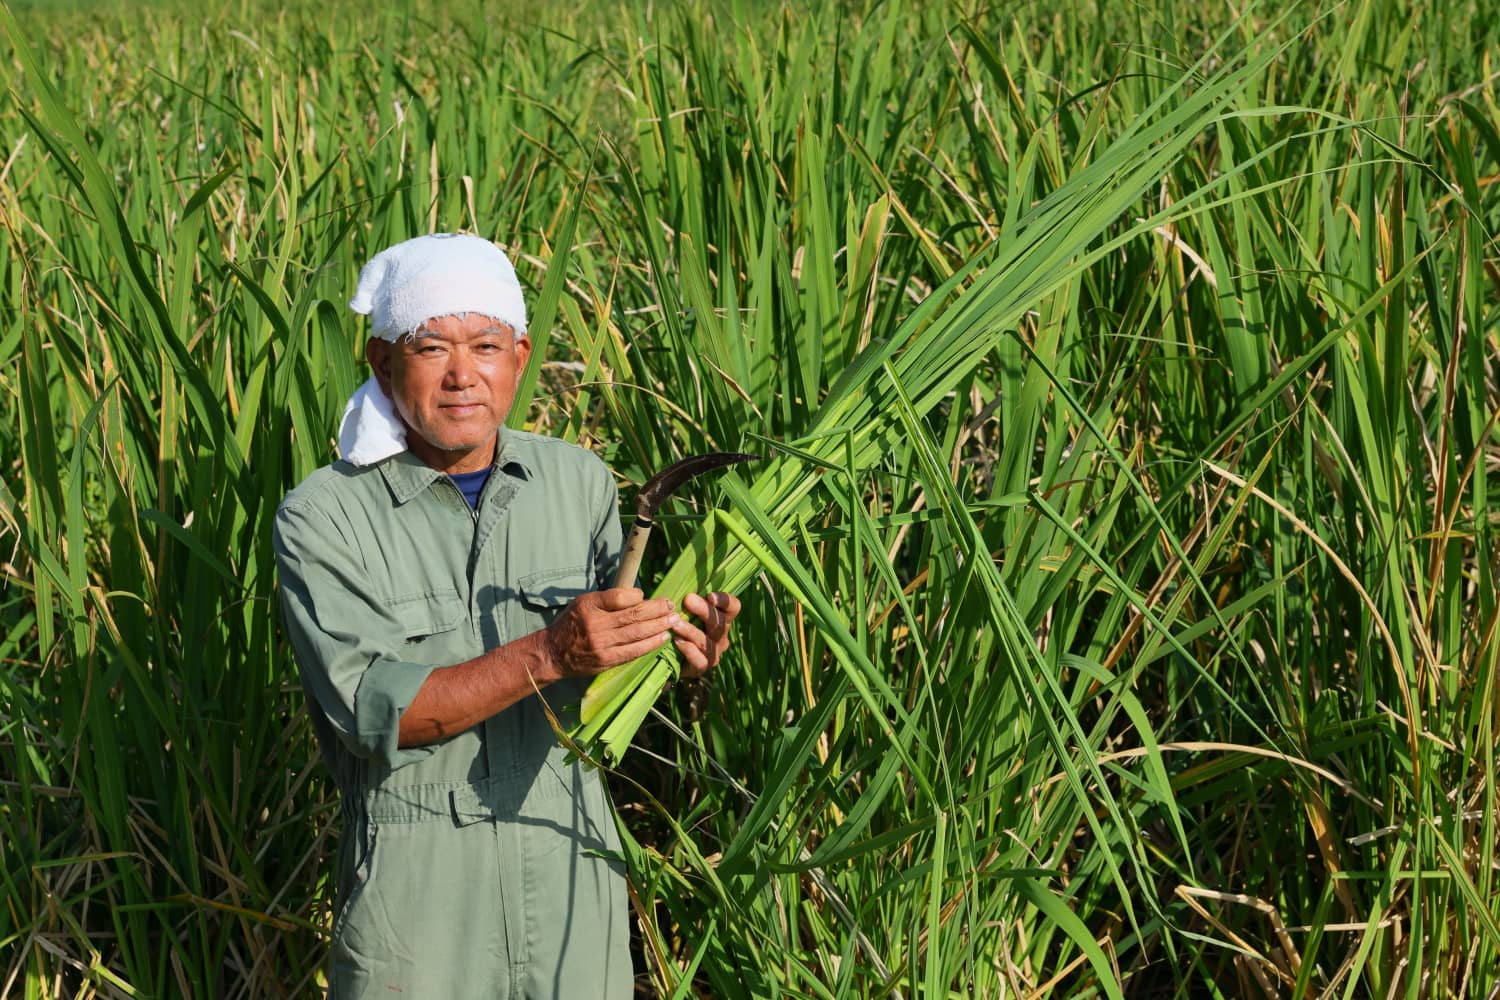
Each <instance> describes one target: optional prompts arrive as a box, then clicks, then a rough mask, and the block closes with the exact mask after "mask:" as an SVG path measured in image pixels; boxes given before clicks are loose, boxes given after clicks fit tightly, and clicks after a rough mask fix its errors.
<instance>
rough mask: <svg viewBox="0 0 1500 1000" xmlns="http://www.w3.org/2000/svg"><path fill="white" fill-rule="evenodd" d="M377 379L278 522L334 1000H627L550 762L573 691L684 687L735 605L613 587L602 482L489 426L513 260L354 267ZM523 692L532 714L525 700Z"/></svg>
mask: <svg viewBox="0 0 1500 1000" xmlns="http://www.w3.org/2000/svg"><path fill="white" fill-rule="evenodd" d="M350 306H351V307H352V308H353V309H354V310H355V311H356V312H360V313H365V314H368V315H369V316H370V318H371V336H370V339H369V342H368V344H367V345H366V351H365V355H366V357H367V359H368V360H369V362H370V366H371V368H373V369H374V377H373V378H372V379H371V380H370V381H369V382H367V383H365V385H364V386H362V387H361V388H360V390H359V391H358V392H357V393H356V394H355V396H354V398H353V399H351V400H350V402H349V406H348V407H347V408H346V411H345V416H344V422H343V425H342V427H341V428H340V434H339V449H340V452H341V454H342V455H343V461H339V462H335V463H334V464H332V465H330V466H326V467H324V468H322V469H319V470H318V471H317V472H315V473H313V474H312V475H311V476H309V477H308V478H307V479H306V480H305V481H304V482H303V483H302V484H301V485H299V486H298V487H297V488H296V489H295V490H293V491H292V492H291V493H290V494H289V495H288V496H287V498H286V499H285V501H283V503H282V505H281V508H280V510H279V511H278V513H277V518H276V535H275V544H276V555H277V562H278V566H279V570H280V578H281V593H282V608H283V613H284V617H285V621H286V628H287V632H288V634H289V635H290V637H291V642H292V647H293V650H294V651H295V654H296V658H297V663H298V666H299V668H300V671H301V676H302V682H303V685H304V687H305V688H306V690H307V693H308V696H309V703H310V707H311V713H312V719H313V724H314V727H315V729H316V731H317V735H318V741H319V744H320V746H321V749H322V751H323V756H324V759H325V760H326V761H327V763H328V766H329V768H330V769H331V770H332V772H333V775H334V778H335V779H336V781H337V783H338V788H339V792H340V800H341V803H342V813H343V821H344V832H343V839H342V840H341V842H340V851H339V861H338V898H339V908H338V916H337V919H336V920H335V922H334V929H333V942H332V963H331V974H330V980H331V990H330V996H331V997H334V998H355V997H358V998H364V997H382V998H388V997H391V996H395V995H404V996H407V997H416V998H422V1000H427V998H438V997H442V998H469V997H496V998H500V997H528V998H531V997H566V998H570V1000H571V998H583V997H625V996H628V995H629V994H630V992H631V978H632V977H631V959H630V950H629V934H628V931H627V928H626V915H625V902H626V901H625V887H624V877H623V873H622V871H621V869H620V866H619V863H618V861H617V860H616V858H615V857H614V856H613V852H615V851H617V849H618V846H619V844H618V840H617V838H616V834H615V830H614V821H613V816H612V813H611V809H610V805H609V799H608V794H607V792H606V790H605V788H604V784H603V782H602V781H601V780H600V777H599V775H598V774H597V773H596V772H593V771H591V770H587V769H585V768H583V767H581V766H579V765H578V764H576V763H569V762H568V760H567V759H566V753H565V752H564V750H563V749H562V748H561V747H560V746H559V745H558V743H557V740H556V739H555V736H554V733H553V731H552V728H551V725H550V723H549V721H548V719H547V717H546V713H545V710H544V707H543V703H542V701H543V699H545V700H546V702H547V705H548V706H550V708H551V709H552V710H553V711H554V712H555V713H557V714H558V715H560V716H561V717H562V719H563V722H564V724H568V723H569V722H571V721H572V712H573V711H574V709H573V708H572V706H573V705H576V703H577V701H578V700H579V698H580V697H581V695H582V692H583V689H584V687H585V686H586V685H587V683H588V680H589V678H591V677H593V676H594V675H595V674H598V673H600V672H601V671H604V670H607V669H609V668H610V667H613V666H616V665H618V664H621V663H625V662H627V661H629V660H631V659H634V658H635V657H637V656H640V655H642V654H644V653H647V652H649V651H651V650H653V649H655V648H657V647H659V646H661V645H662V644H664V643H666V642H668V641H673V642H675V643H676V648H677V649H678V651H679V653H680V654H681V656H682V659H683V664H684V673H686V674H688V675H694V674H700V673H702V672H703V671H704V670H706V669H708V668H709V667H711V666H712V665H713V664H714V662H715V661H716V660H717V659H718V657H719V656H720V655H722V653H723V652H724V650H725V649H726V648H727V646H728V631H729V626H730V623H731V622H732V621H733V619H734V617H735V615H736V614H738V612H739V603H738V601H736V600H735V599H734V598H733V597H731V596H730V595H727V594H710V595H708V597H707V598H704V597H701V596H698V595H690V596H689V597H687V598H686V599H685V600H684V601H683V607H684V609H685V610H686V611H687V612H688V613H689V614H690V615H692V616H693V617H694V618H696V619H697V620H699V621H700V622H702V623H703V624H702V627H701V628H700V627H699V626H698V625H696V624H694V623H693V622H691V621H689V620H685V619H683V618H680V617H679V616H678V615H677V614H676V612H675V611H674V609H673V606H672V604H671V603H670V602H668V601H661V600H645V599H644V598H643V596H642V594H641V592H640V591H638V590H616V589H605V588H607V587H609V581H610V579H611V576H612V570H613V564H614V563H615V562H616V560H617V559H618V556H619V551H620V536H621V532H620V521H619V517H618V515H617V513H616V509H615V508H616V495H615V486H614V481H613V479H612V477H611V476H610V474H609V473H608V471H607V470H606V469H605V468H604V466H603V464H602V463H600V462H599V461H598V459H596V458H595V457H594V456H593V455H592V454H590V453H589V452H587V451H585V450H583V449H581V448H578V447H575V446H573V445H569V444H566V443H564V442H561V441H557V440H554V439H550V438H546V437H541V436H538V435H534V434H527V433H522V432H517V431H512V430H508V429H502V424H503V423H504V421H505V418H506V415H507V414H508V413H509V412H510V408H511V405H512V403H513V401H514V398H515V392H516V386H517V383H518V380H519V378H520V375H521V372H522V371H523V370H524V368H525V366H526V360H527V358H528V357H529V356H530V353H531V341H530V340H529V339H528V337H527V335H526V310H525V305H524V303H523V301H522V298H521V289H520V285H519V284H518V283H517V281H516V277H515V272H514V270H513V269H512V267H511V265H510V261H509V260H507V259H506V257H505V255H504V254H503V253H501V252H500V251H499V250H498V249H497V248H496V247H495V246H494V245H493V244H491V243H489V242H488V241H486V240H483V239H479V238H477V237H473V236H462V235H444V236H424V237H420V238H418V239H414V240H408V241H407V242H405V243H401V244H398V245H396V246H394V247H392V248H390V249H388V250H386V251H385V252H383V253H381V254H380V255H378V256H376V257H375V258H374V259H373V260H371V261H370V262H369V264H367V265H366V266H365V268H364V270H363V271H362V272H361V274H360V280H359V287H358V290H357V293H356V295H355V297H354V299H353V301H352V302H351V303H350ZM538 692H540V694H538Z"/></svg>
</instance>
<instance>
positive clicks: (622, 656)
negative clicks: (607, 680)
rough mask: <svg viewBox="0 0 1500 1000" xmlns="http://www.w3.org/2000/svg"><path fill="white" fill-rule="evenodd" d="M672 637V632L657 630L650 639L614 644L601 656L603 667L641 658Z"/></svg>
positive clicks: (615, 665)
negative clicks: (620, 644)
mask: <svg viewBox="0 0 1500 1000" xmlns="http://www.w3.org/2000/svg"><path fill="white" fill-rule="evenodd" d="M671 637H672V634H671V633H670V632H657V633H656V634H654V635H652V636H651V637H650V638H648V639H641V640H640V641H638V642H631V643H626V644H625V645H623V646H612V647H610V649H609V652H608V653H607V654H606V655H604V656H601V657H600V665H601V668H609V667H618V666H619V665H620V664H622V663H629V662H630V661H631V660H635V659H639V658H640V657H642V656H645V655H646V654H647V653H650V652H653V651H655V650H657V649H660V648H661V647H662V646H663V645H664V644H665V643H666V641H667V640H668V639H670V638H671ZM601 672H602V669H601V670H595V671H594V673H601Z"/></svg>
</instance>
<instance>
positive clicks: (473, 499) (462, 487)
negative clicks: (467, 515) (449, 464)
mask: <svg viewBox="0 0 1500 1000" xmlns="http://www.w3.org/2000/svg"><path fill="white" fill-rule="evenodd" d="M493 470H494V466H492V465H487V466H485V467H484V468H482V469H480V470H479V471H478V472H458V473H454V474H452V475H450V476H449V477H448V478H449V479H451V480H453V485H454V486H457V487H458V491H459V492H460V493H462V494H463V495H464V499H465V500H467V501H469V509H470V510H478V509H479V494H480V493H482V492H483V491H484V484H485V483H487V482H489V481H490V473H491V472H492V471H493Z"/></svg>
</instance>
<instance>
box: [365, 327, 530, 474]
mask: <svg viewBox="0 0 1500 1000" xmlns="http://www.w3.org/2000/svg"><path fill="white" fill-rule="evenodd" d="M530 356H531V341H530V340H529V339H528V338H527V337H526V336H525V335H524V334H523V335H522V336H520V337H516V336H514V334H513V333H512V331H511V328H510V327H509V326H507V325H506V324H504V323H499V322H496V321H495V320H493V319H490V318H489V317H488V316H481V315H479V314H477V313H466V314H464V315H461V316H439V317H438V318H436V319H430V320H428V321H427V322H426V323H424V324H422V326H421V328H419V329H418V330H417V332H416V333H415V334H414V335H413V336H411V337H403V338H402V339H401V340H399V341H397V342H396V343H394V344H392V343H390V342H388V341H384V340H379V339H377V338H373V337H372V338H371V339H370V340H369V342H368V343H366V344H365V357H366V358H367V359H369V362H370V366H371V367H372V368H374V369H375V377H376V378H377V379H378V380H379V381H380V387H381V388H382V389H384V390H385V393H386V395H388V396H390V397H391V399H392V400H393V401H394V402H395V404H396V412H397V413H399V414H400V415H401V419H402V421H403V422H404V423H405V424H406V427H407V435H406V444H407V447H408V448H410V449H411V451H412V453H413V454H415V455H416V456H417V457H418V458H420V459H422V461H424V462H426V463H427V464H428V465H430V466H432V467H433V468H434V469H438V470H440V471H442V472H449V473H454V472H477V471H479V470H480V469H483V468H485V467H487V466H488V465H489V464H490V463H491V462H492V461H494V457H495V436H496V433H497V432H498V431H499V429H500V425H501V424H503V423H504V422H505V418H506V416H507V415H508V414H509V413H510V406H511V403H512V402H513V401H514V400H515V397H516V383H517V382H518V381H519V380H520V377H521V372H523V371H524V370H525V368H526V359H527V358H529V357H530Z"/></svg>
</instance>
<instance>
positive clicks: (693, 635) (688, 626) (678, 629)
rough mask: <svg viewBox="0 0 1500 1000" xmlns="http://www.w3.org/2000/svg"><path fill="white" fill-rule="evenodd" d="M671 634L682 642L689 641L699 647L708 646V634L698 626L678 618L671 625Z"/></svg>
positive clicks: (704, 647) (705, 647)
mask: <svg viewBox="0 0 1500 1000" xmlns="http://www.w3.org/2000/svg"><path fill="white" fill-rule="evenodd" d="M672 634H673V635H674V636H676V637H677V638H678V639H679V640H681V641H683V642H690V643H692V644H693V645H695V646H697V647H698V648H699V649H707V648H708V636H707V635H706V634H705V633H704V631H703V630H702V629H701V628H699V627H698V626H696V625H694V624H693V623H692V622H690V621H687V620H685V619H681V618H679V619H678V620H677V622H676V624H674V625H673V626H672Z"/></svg>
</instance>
